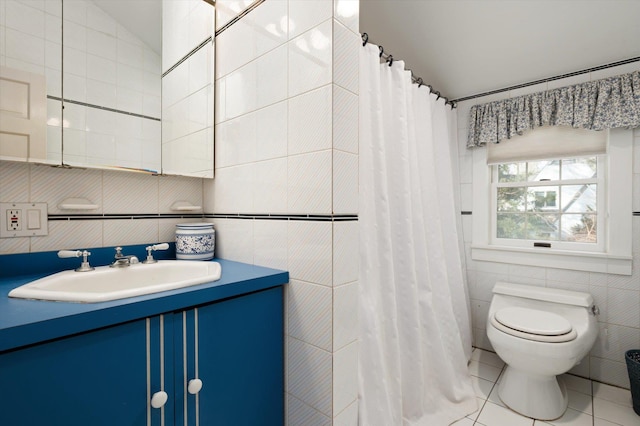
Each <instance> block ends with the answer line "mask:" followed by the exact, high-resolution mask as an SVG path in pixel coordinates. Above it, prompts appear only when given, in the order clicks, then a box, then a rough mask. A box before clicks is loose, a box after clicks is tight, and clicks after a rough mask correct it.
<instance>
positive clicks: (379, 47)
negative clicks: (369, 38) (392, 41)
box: [378, 46, 384, 58]
mask: <svg viewBox="0 0 640 426" xmlns="http://www.w3.org/2000/svg"><path fill="white" fill-rule="evenodd" d="M378 50H379V51H380V54H379V55H378V56H379V57H381V58H382V54H383V53H384V47H382V46H378Z"/></svg>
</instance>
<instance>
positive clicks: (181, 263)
mask: <svg viewBox="0 0 640 426" xmlns="http://www.w3.org/2000/svg"><path fill="white" fill-rule="evenodd" d="M221 273H222V270H221V267H220V264H219V263H218V262H200V261H189V260H160V261H158V262H157V263H153V264H143V263H138V264H135V265H131V266H128V267H126V268H110V267H109V266H100V267H98V268H95V270H93V271H89V272H76V271H63V272H58V273H57V274H52V275H49V276H47V277H44V278H40V279H38V280H35V281H31V282H30V283H27V284H25V285H23V286H20V287H18V288H15V289H13V290H11V291H10V292H9V296H10V297H17V298H21V299H39V300H53V301H64V302H81V303H94V302H105V301H108V300H115V299H123V298H125V297H133V296H142V295H144V294H151V293H157V292H160V291H166V290H174V289H177V288H183V287H188V286H192V285H196V284H202V283H206V282H211V281H216V280H219V279H220V275H221Z"/></svg>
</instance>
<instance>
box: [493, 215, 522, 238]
mask: <svg viewBox="0 0 640 426" xmlns="http://www.w3.org/2000/svg"><path fill="white" fill-rule="evenodd" d="M497 219H498V220H497V222H496V224H497V226H496V228H497V229H496V236H497V237H498V238H519V239H522V238H525V236H526V232H525V231H526V224H527V220H526V216H525V215H524V214H518V213H498V217H497Z"/></svg>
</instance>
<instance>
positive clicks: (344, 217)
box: [48, 213, 358, 222]
mask: <svg viewBox="0 0 640 426" xmlns="http://www.w3.org/2000/svg"><path fill="white" fill-rule="evenodd" d="M205 218H206V219H241V220H243V219H248V220H253V219H256V220H303V221H311V222H348V221H357V220H358V215H355V214H353V215H348V214H338V215H313V214H294V215H286V214H269V213H251V214H248V213H227V214H220V213H185V214H180V213H158V214H153V213H137V214H127V213H105V214H100V213H93V214H91V213H87V214H81V213H80V214H50V215H48V220H49V221H72V220H139V219H205Z"/></svg>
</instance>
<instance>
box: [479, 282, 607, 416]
mask: <svg viewBox="0 0 640 426" xmlns="http://www.w3.org/2000/svg"><path fill="white" fill-rule="evenodd" d="M597 311H598V309H597V307H596V306H595V305H594V304H593V297H591V295H590V294H588V293H580V292H575V291H568V290H560V289H552V288H545V287H534V286H527V285H519V284H510V283H504V282H498V283H496V285H495V287H494V288H493V299H492V300H491V305H490V307H489V316H488V319H487V336H488V337H489V341H490V342H491V344H492V345H493V348H494V349H495V351H496V353H497V354H498V355H499V356H500V358H502V360H503V361H504V362H505V363H506V364H507V367H506V369H505V371H504V373H503V374H502V377H501V379H500V383H499V387H498V395H499V396H500V399H501V400H502V402H504V403H505V405H507V406H508V407H509V408H511V409H512V410H513V411H517V412H518V413H520V414H522V415H524V416H527V417H532V418H534V419H540V420H553V419H557V418H558V417H561V416H562V415H563V414H564V412H565V410H566V409H567V403H568V398H567V392H566V389H565V387H564V384H563V383H558V380H557V378H556V376H557V375H559V374H563V373H566V372H567V371H569V370H570V369H571V368H572V367H573V366H575V365H576V364H578V363H579V362H580V360H581V359H582V358H583V357H584V356H585V355H587V353H588V352H589V351H590V350H591V347H592V346H593V343H594V342H595V340H596V335H597V333H598V326H597V320H596V315H597Z"/></svg>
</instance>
